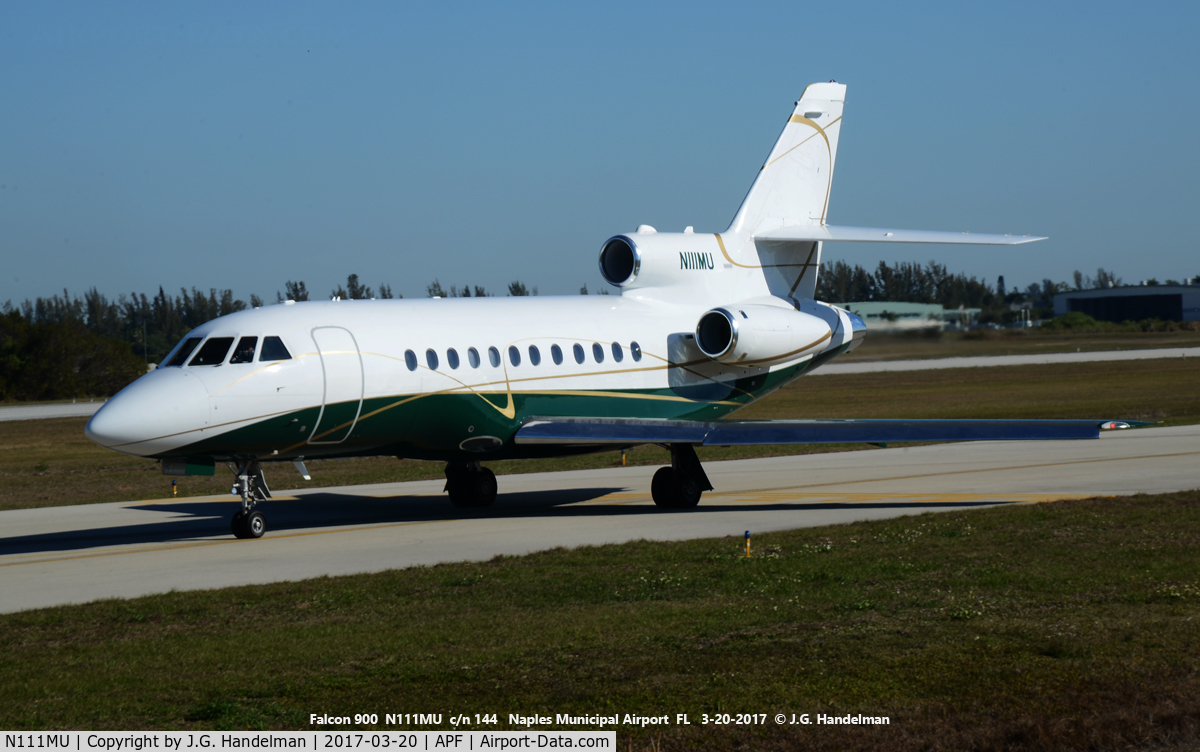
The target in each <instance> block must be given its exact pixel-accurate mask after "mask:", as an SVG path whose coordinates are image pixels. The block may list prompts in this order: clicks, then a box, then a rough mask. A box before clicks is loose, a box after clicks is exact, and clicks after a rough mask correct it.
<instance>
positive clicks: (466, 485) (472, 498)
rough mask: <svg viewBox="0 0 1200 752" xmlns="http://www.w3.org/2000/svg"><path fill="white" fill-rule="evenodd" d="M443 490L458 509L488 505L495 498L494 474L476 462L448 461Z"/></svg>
mask: <svg viewBox="0 0 1200 752" xmlns="http://www.w3.org/2000/svg"><path fill="white" fill-rule="evenodd" d="M445 490H446V491H447V492H448V493H449V494H450V503H451V504H453V505H454V506H456V507H459V508H460V509H464V508H465V509H481V508H483V507H490V506H491V505H492V502H493V501H495V500H496V474H495V473H493V472H492V471H491V470H488V469H487V468H486V467H480V466H479V463H478V462H448V463H446V489H445Z"/></svg>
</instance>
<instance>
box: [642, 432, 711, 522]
mask: <svg viewBox="0 0 1200 752" xmlns="http://www.w3.org/2000/svg"><path fill="white" fill-rule="evenodd" d="M667 449H670V450H671V466H670V467H660V468H659V469H658V472H656V473H655V474H654V480H652V481H651V482H650V495H651V496H652V497H654V504H655V506H659V507H663V508H664V509H691V508H692V507H694V506H696V505H697V504H699V503H700V494H702V493H704V492H705V491H711V490H712V483H710V482H709V481H708V476H707V475H706V474H705V473H704V468H703V467H701V465H700V459H699V458H698V457H697V456H696V450H695V449H692V445H691V444H671V445H669V446H668V447H667Z"/></svg>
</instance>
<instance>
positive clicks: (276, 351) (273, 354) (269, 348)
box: [258, 337, 292, 362]
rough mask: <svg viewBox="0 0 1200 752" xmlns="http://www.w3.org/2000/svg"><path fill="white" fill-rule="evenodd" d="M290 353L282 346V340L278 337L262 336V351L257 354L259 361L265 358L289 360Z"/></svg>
mask: <svg viewBox="0 0 1200 752" xmlns="http://www.w3.org/2000/svg"><path fill="white" fill-rule="evenodd" d="M291 359H292V354H291V353H290V352H288V349H287V348H286V347H284V346H283V340H281V339H280V338H278V337H265V338H263V346H262V352H260V353H259V354H258V360H259V362H262V361H265V360H291Z"/></svg>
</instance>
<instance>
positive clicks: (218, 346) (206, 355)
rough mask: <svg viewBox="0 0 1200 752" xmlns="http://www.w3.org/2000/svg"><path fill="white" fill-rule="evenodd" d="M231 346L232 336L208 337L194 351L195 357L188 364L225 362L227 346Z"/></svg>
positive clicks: (216, 364)
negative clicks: (197, 349)
mask: <svg viewBox="0 0 1200 752" xmlns="http://www.w3.org/2000/svg"><path fill="white" fill-rule="evenodd" d="M232 346H233V337H209V338H208V341H207V342H205V343H204V345H203V346H202V347H201V348H200V352H198V353H196V357H194V358H192V361H191V362H190V363H188V365H189V366H219V365H221V364H222V363H224V362H225V356H226V355H227V354H228V353H229V348H230V347H232Z"/></svg>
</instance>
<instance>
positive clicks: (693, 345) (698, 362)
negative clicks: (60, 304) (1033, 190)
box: [87, 82, 1101, 538]
mask: <svg viewBox="0 0 1200 752" xmlns="http://www.w3.org/2000/svg"><path fill="white" fill-rule="evenodd" d="M845 95H846V87H845V86H844V85H842V84H838V83H836V82H830V83H817V84H813V85H811V86H809V87H808V88H807V89H805V91H804V94H803V96H802V97H801V98H800V101H799V102H798V103H797V104H796V108H795V110H794V111H793V112H792V114H791V115H790V117H788V120H787V123H786V124H785V125H784V127H783V133H782V134H780V136H779V140H778V141H777V142H776V144H775V147H774V148H773V149H772V150H771V153H770V155H769V156H768V157H767V160H766V162H765V163H764V164H763V166H762V169H761V170H760V171H759V173H758V176H757V177H756V179H755V180H754V183H753V185H752V186H751V187H750V192H749V193H748V194H747V195H746V198H745V200H744V201H743V202H742V205H741V208H739V209H738V211H737V214H736V216H735V217H734V218H733V223H732V224H730V226H729V229H727V230H725V231H724V232H719V233H714V234H701V233H695V232H693V231H692V228H690V227H689V228H687V229H686V230H684V232H682V233H666V232H657V231H656V230H655V229H654V228H653V227H649V226H647V225H642V226H641V227H639V228H638V229H637V231H636V232H631V233H626V234H620V235H615V236H613V237H612V238H609V239H608V240H606V241H605V242H604V244H603V246H602V248H601V250H600V259H599V262H600V272H601V274H602V275H603V276H604V278H605V280H607V281H608V282H609V283H611V284H612V285H615V286H616V287H618V288H620V295H619V296H578V295H577V296H570V297H523V298H454V299H444V300H443V299H436V298H435V299H424V300H370V301H366V300H336V299H335V300H332V301H322V302H294V301H291V300H288V301H286V302H285V303H283V304H279V305H272V306H266V307H262V308H256V309H254V310H250V311H241V312H238V313H234V314H231V315H228V316H222V317H221V318H218V319H214V320H213V321H210V322H208V323H206V324H204V325H202V326H199V327H197V328H196V329H195V330H194V331H192V332H191V333H189V334H188V335H187V336H186V337H185V338H184V340H183V341H182V342H180V343H179V345H178V346H177V347H176V348H175V349H174V350H173V351H172V352H171V353H170V354H169V355H168V356H167V357H166V359H165V360H164V361H163V362H162V364H161V365H160V367H159V368H157V369H156V370H154V371H152V372H150V373H148V374H146V375H145V376H143V377H141V378H140V379H138V380H137V381H135V382H134V383H133V384H131V385H129V386H128V387H126V388H125V389H124V390H123V391H121V392H120V393H119V394H118V395H117V396H116V397H114V398H113V399H111V400H110V401H109V402H108V403H107V404H106V405H104V407H102V408H101V409H100V410H99V412H97V413H96V414H95V416H94V417H93V418H92V419H91V421H90V422H89V423H88V425H87V435H88V437H89V438H90V439H91V440H92V441H95V442H96V443H98V444H100V445H102V446H106V447H109V448H111V449H114V450H116V451H119V452H124V453H126V454H132V455H137V456H141V457H152V458H156V459H159V460H161V461H162V466H163V472H164V473H167V474H175V475H182V474H203V475H212V474H213V473H214V471H215V465H216V463H217V462H218V461H220V462H226V463H228V464H229V465H230V467H232V468H233V469H234V474H235V476H236V482H235V486H234V492H235V493H238V494H240V495H241V498H242V508H241V510H240V511H238V513H237V514H236V515H235V516H234V517H233V521H232V529H233V533H234V534H235V535H236V536H237V537H239V538H258V537H260V536H262V534H263V532H264V531H265V530H266V519H265V517H264V516H263V514H262V512H261V511H260V510H258V509H256V508H255V507H256V504H257V503H258V502H259V501H260V500H263V499H266V498H270V495H271V492H270V490H269V489H268V487H267V482H266V479H265V477H264V475H263V463H264V462H268V461H279V460H291V461H292V462H294V464H295V466H296V468H297V470H299V471H300V473H301V474H302V475H303V476H304V477H305V478H306V479H307V478H308V473H307V471H306V470H305V466H304V462H303V461H304V460H305V459H308V458H316V457H358V456H368V455H393V456H397V457H410V458H415V459H425V460H438V461H443V462H446V463H447V464H446V490H447V491H448V492H449V497H450V501H451V502H452V503H453V504H454V505H456V506H460V507H486V506H488V505H490V504H491V503H492V501H493V500H494V499H495V498H496V477H495V475H494V474H493V473H492V472H491V471H490V470H488V469H487V468H484V467H481V466H480V462H481V461H486V460H502V459H513V458H521V457H547V456H557V455H567V454H576V453H581V452H591V451H598V450H603V449H614V448H620V447H628V446H633V445H637V444H646V443H655V444H661V445H664V446H666V447H668V448H669V449H670V451H671V466H670V467H663V468H661V469H659V470H658V472H657V473H656V474H655V475H654V478H653V481H652V484H651V494H652V496H653V498H654V502H655V504H657V505H658V506H660V507H666V508H688V507H693V506H695V505H696V503H697V502H698V501H699V499H700V495H701V493H702V492H704V491H706V490H709V489H711V488H712V484H711V483H709V481H708V478H707V476H706V475H705V473H704V469H703V468H702V467H701V465H700V462H699V460H698V459H697V458H696V453H695V451H694V449H693V447H695V446H700V445H704V446H710V445H720V446H725V445H735V444H779V443H818V442H898V441H932V440H970V439H1065V438H1096V437H1097V436H1098V435H1099V431H1100V428H1101V422H1100V421H946V420H937V421H914V420H899V421H887V420H865V421H863V420H859V421H828V420H822V421H743V422H734V421H723V420H720V419H721V418H723V417H724V416H726V415H728V414H729V413H731V412H733V411H735V410H737V409H738V408H740V407H743V406H745V405H747V404H749V403H750V402H753V401H755V400H757V399H761V398H762V397H764V396H765V395H767V394H769V393H770V392H772V391H774V390H775V389H778V388H779V387H781V386H783V385H784V384H786V383H788V382H789V381H792V380H793V379H795V378H797V377H799V376H801V375H804V374H806V373H811V372H812V371H813V370H814V369H816V368H818V367H820V366H821V365H822V364H824V363H827V362H829V361H830V360H831V359H833V358H835V357H837V356H838V355H840V354H842V353H844V352H847V351H849V350H852V349H854V348H855V347H857V346H858V345H859V344H860V343H861V342H862V338H863V336H864V335H865V334H866V327H865V326H864V324H863V322H862V320H861V319H860V318H859V317H857V316H855V315H854V314H852V313H850V312H848V311H846V310H844V309H841V308H838V307H837V306H833V305H829V304H827V303H822V302H820V301H817V300H814V298H813V296H814V293H815V290H816V283H817V274H818V271H819V269H820V264H821V251H822V246H823V245H824V244H825V243H831V242H843V241H855V242H863V241H868V242H881V243H973V244H994V245H1015V244H1019V243H1028V242H1030V241H1034V240H1042V239H1043V238H1037V237H1030V236H1011V235H976V234H967V233H948V232H924V231H910V230H887V229H872V228H862V227H837V226H833V225H828V224H826V223H825V217H826V212H827V210H828V208H829V190H830V185H831V183H832V179H833V168H834V162H835V156H836V154H837V145H838V134H839V133H840V131H841V124H842V105H843V102H844V101H845Z"/></svg>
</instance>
